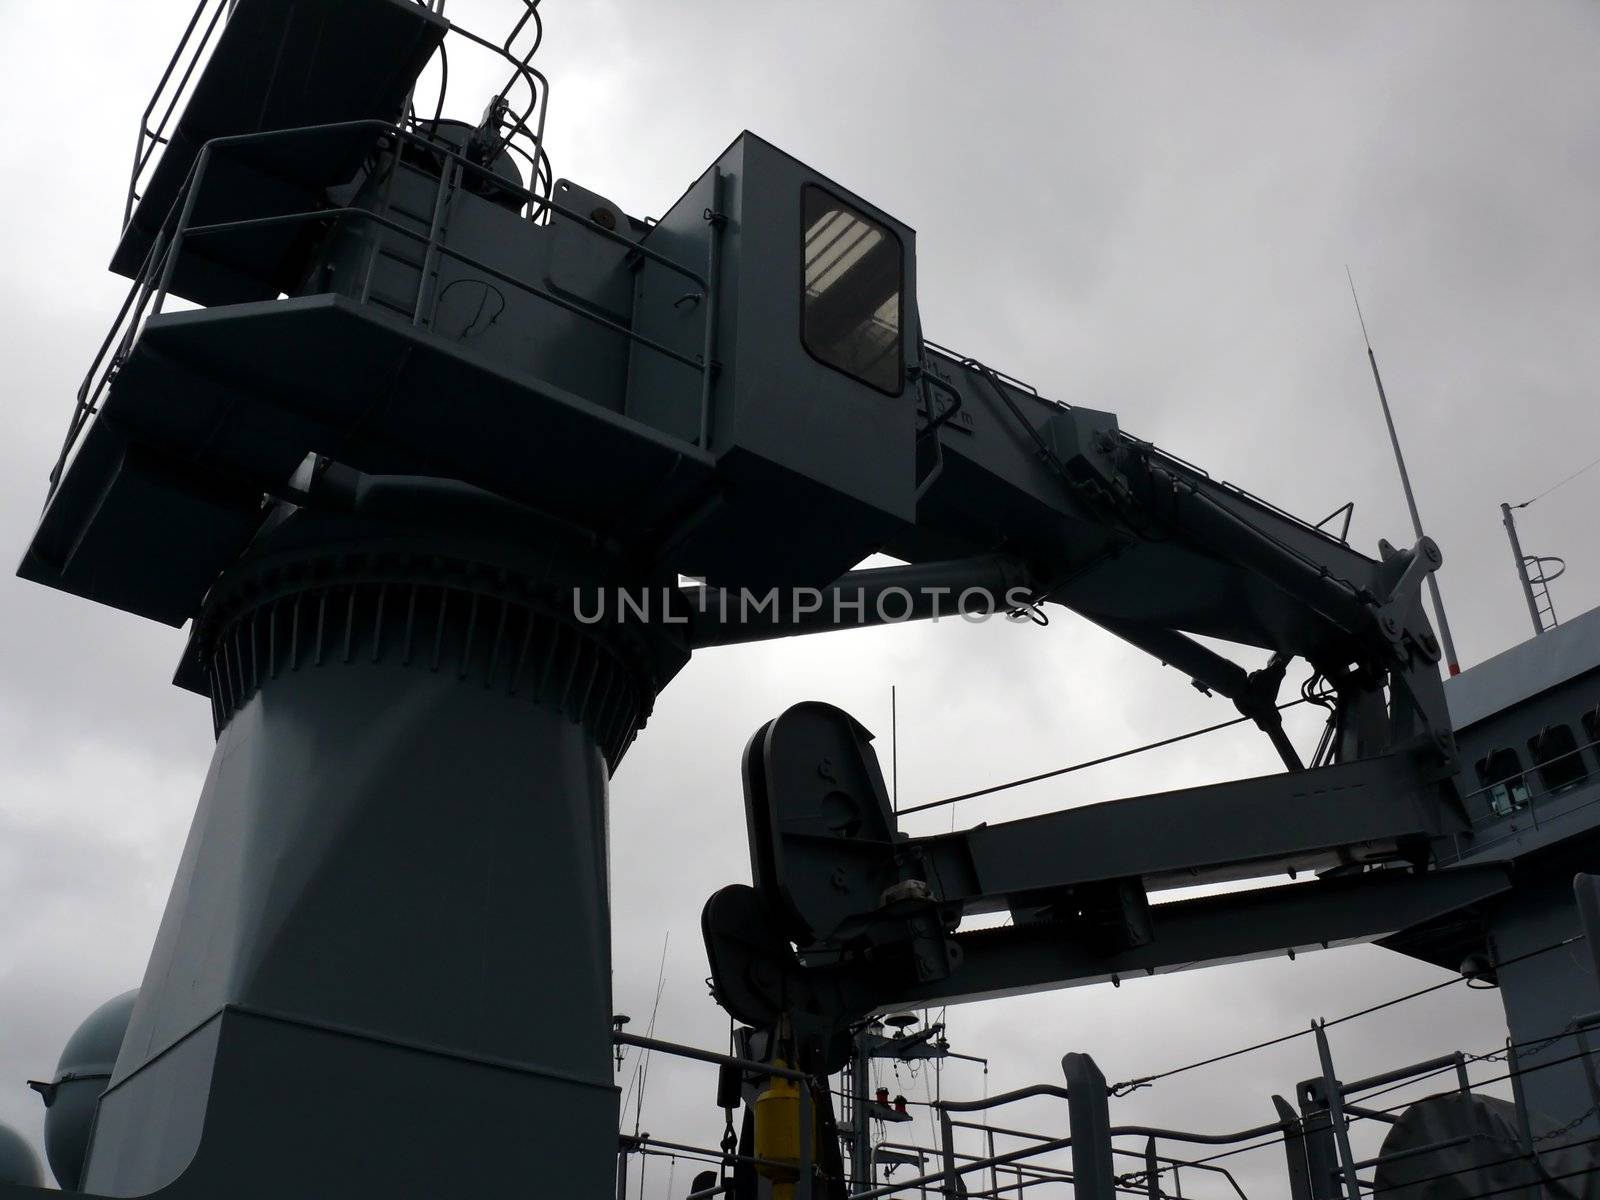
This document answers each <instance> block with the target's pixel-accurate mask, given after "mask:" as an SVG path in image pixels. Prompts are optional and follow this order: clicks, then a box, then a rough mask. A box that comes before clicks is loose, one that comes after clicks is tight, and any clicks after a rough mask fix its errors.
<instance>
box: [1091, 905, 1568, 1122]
mask: <svg viewBox="0 0 1600 1200" xmlns="http://www.w3.org/2000/svg"><path fill="white" fill-rule="evenodd" d="M1583 938H1584V935H1583V934H1581V933H1580V934H1575V935H1573V936H1572V937H1569V938H1563V939H1562V940H1561V941H1559V942H1552V943H1551V944H1550V945H1548V946H1541V947H1539V948H1538V949H1537V950H1530V951H1528V952H1527V953H1525V954H1519V955H1515V956H1514V957H1512V958H1508V959H1505V960H1503V961H1501V962H1498V963H1495V964H1494V968H1493V969H1494V970H1496V971H1498V970H1499V969H1500V968H1502V967H1509V966H1511V965H1512V964H1514V963H1519V962H1524V961H1526V960H1527V959H1530V958H1535V957H1537V956H1538V955H1541V954H1548V953H1550V952H1551V951H1552V950H1560V949H1562V948H1563V947H1565V946H1570V945H1572V944H1573V943H1574V942H1580V941H1582V940H1583ZM1465 980H1466V976H1465V975H1457V976H1456V977H1455V978H1454V979H1445V980H1441V981H1440V982H1439V983H1433V984H1429V985H1428V986H1427V987H1424V988H1418V989H1417V990H1416V991H1414V992H1407V993H1405V994H1404V995H1401V996H1396V997H1394V998H1393V999H1390V1000H1385V1001H1383V1002H1382V1003H1380V1004H1373V1005H1369V1006H1368V1007H1366V1008H1362V1009H1358V1010H1357V1011H1355V1012H1352V1013H1346V1014H1345V1015H1344V1016H1342V1017H1335V1018H1334V1019H1333V1020H1331V1021H1325V1022H1323V1024H1322V1027H1323V1028H1324V1029H1327V1028H1331V1027H1332V1026H1334V1025H1343V1024H1344V1023H1345V1022H1346V1021H1354V1020H1355V1019H1356V1018H1357V1017H1365V1016H1370V1015H1371V1014H1372V1013H1375V1012H1382V1011H1383V1010H1384V1009H1386V1008H1393V1007H1394V1006H1395V1005H1397V1004H1404V1003H1405V1002H1406V1001H1408V1000H1415V999H1416V998H1417V997H1419V996H1426V995H1428V994H1429V993H1430V992H1437V991H1440V990H1442V989H1444V988H1447V987H1451V986H1453V985H1455V984H1458V983H1462V982H1464V981H1465ZM1312 1032H1313V1030H1312V1029H1309V1028H1308V1029H1297V1030H1295V1031H1294V1032H1292V1033H1285V1034H1281V1035H1280V1036H1278V1037H1275V1038H1268V1039H1267V1040H1266V1041H1262V1042H1254V1043H1252V1044H1251V1045H1248V1046H1241V1047H1239V1048H1238V1049H1237V1050H1229V1051H1228V1052H1227V1053H1225V1054H1214V1055H1212V1056H1211V1057H1210V1058H1202V1059H1200V1060H1198V1061H1196V1062H1192V1063H1185V1064H1184V1065H1183V1066H1180V1067H1173V1068H1171V1069H1170V1070H1166V1071H1158V1072H1156V1073H1155V1074H1153V1075H1140V1076H1137V1077H1135V1078H1133V1079H1128V1080H1124V1081H1123V1082H1121V1083H1117V1084H1113V1085H1112V1086H1111V1087H1110V1088H1109V1089H1108V1090H1109V1091H1110V1093H1111V1094H1112V1095H1113V1096H1126V1095H1128V1094H1129V1093H1130V1092H1135V1091H1138V1090H1139V1089H1140V1088H1146V1087H1150V1086H1151V1085H1152V1084H1155V1083H1157V1082H1159V1081H1160V1080H1163V1079H1170V1078H1171V1077H1172V1076H1174V1075H1182V1074H1183V1073H1184V1072H1186V1071H1193V1070H1197V1069H1198V1068H1200V1067H1209V1066H1211V1065H1213V1064H1214V1063H1219V1062H1226V1061H1227V1060H1228V1059H1230V1058H1238V1057H1239V1056H1240V1055H1243V1054H1250V1053H1252V1052H1254V1051H1256V1050H1265V1049H1267V1048H1268V1047H1269V1046H1279V1045H1282V1044H1283V1043H1284V1042H1292V1041H1294V1040H1295V1039H1296V1038H1302V1037H1308V1036H1310V1034H1311V1033H1312Z"/></svg>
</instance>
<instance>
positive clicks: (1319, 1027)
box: [1311, 1021, 1361, 1200]
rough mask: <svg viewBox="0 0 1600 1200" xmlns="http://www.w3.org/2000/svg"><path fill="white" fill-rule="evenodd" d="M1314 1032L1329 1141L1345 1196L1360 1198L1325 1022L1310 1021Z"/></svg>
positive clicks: (1340, 1091)
mask: <svg viewBox="0 0 1600 1200" xmlns="http://www.w3.org/2000/svg"><path fill="white" fill-rule="evenodd" d="M1311 1028H1312V1030H1313V1031H1314V1032H1315V1033H1316V1035H1317V1057H1318V1059H1320V1060H1321V1062H1322V1087H1323V1099H1324V1100H1325V1101H1326V1103H1327V1105H1328V1120H1329V1123H1330V1124H1332V1126H1333V1142H1334V1145H1335V1146H1336V1147H1337V1148H1338V1152H1339V1173H1340V1175H1342V1176H1343V1178H1344V1191H1345V1195H1346V1196H1348V1197H1349V1200H1361V1185H1360V1182H1359V1181H1358V1180H1357V1178H1356V1168H1355V1156H1354V1155H1353V1154H1351V1153H1350V1130H1349V1129H1348V1128H1347V1127H1346V1125H1345V1119H1344V1093H1343V1090H1342V1089H1341V1088H1340V1086H1339V1081H1338V1080H1337V1079H1336V1078H1334V1074H1333V1052H1332V1051H1331V1050H1330V1049H1329V1048H1328V1031H1327V1022H1325V1021H1313V1022H1311Z"/></svg>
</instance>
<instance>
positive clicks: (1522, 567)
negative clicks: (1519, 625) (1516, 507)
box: [1500, 501, 1544, 637]
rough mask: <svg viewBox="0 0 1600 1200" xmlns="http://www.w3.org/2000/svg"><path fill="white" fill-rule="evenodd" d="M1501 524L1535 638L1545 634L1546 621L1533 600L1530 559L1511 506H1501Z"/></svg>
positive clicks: (1504, 504)
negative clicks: (1509, 544)
mask: <svg viewBox="0 0 1600 1200" xmlns="http://www.w3.org/2000/svg"><path fill="white" fill-rule="evenodd" d="M1500 523H1501V524H1502V525H1504V526H1505V527H1506V537H1507V538H1509V539H1510V541H1511V559H1512V561H1513V562H1515V563H1516V564H1517V582H1518V583H1520V584H1521V585H1522V598H1523V599H1524V600H1526V601H1527V602H1528V619H1529V620H1530V621H1532V622H1533V632H1534V636H1536V637H1537V636H1538V635H1539V634H1541V633H1543V632H1544V621H1543V620H1541V619H1540V617H1539V602H1538V601H1537V600H1535V599H1534V598H1533V583H1532V582H1531V581H1530V580H1529V579H1528V558H1527V555H1525V554H1523V553H1522V542H1521V541H1519V540H1518V538H1517V519H1516V518H1515V517H1513V516H1512V515H1511V505H1509V504H1506V503H1505V502H1504V501H1502V502H1501V504H1500Z"/></svg>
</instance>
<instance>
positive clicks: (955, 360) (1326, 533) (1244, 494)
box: [922, 337, 1355, 546]
mask: <svg viewBox="0 0 1600 1200" xmlns="http://www.w3.org/2000/svg"><path fill="white" fill-rule="evenodd" d="M922 344H923V346H924V347H925V348H926V349H928V350H933V351H935V352H936V353H938V354H939V355H940V356H941V357H943V358H946V359H948V360H950V365H952V366H956V367H961V368H963V369H966V370H972V371H976V372H978V373H980V374H982V373H985V372H987V373H988V374H990V375H993V376H994V377H995V378H997V379H999V380H1000V381H1001V382H1003V383H1006V384H1009V385H1011V386H1012V387H1013V388H1016V389H1017V390H1018V391H1022V392H1027V393H1028V394H1029V395H1030V396H1032V397H1033V399H1035V400H1038V401H1040V402H1041V403H1043V404H1048V405H1050V406H1051V407H1052V408H1058V409H1061V410H1062V411H1064V412H1071V411H1072V405H1070V404H1068V403H1067V402H1066V401H1064V400H1052V399H1050V398H1049V397H1047V396H1041V395H1040V394H1039V389H1038V388H1036V387H1034V386H1033V384H1031V383H1027V382H1025V381H1023V380H1021V379H1017V378H1016V377H1015V376H1012V375H1007V374H1006V373H1005V372H1004V371H998V370H996V369H995V368H993V367H991V366H988V365H986V364H984V363H981V362H979V361H978V360H977V359H975V358H971V357H969V356H966V355H963V354H962V353H960V352H959V351H957V350H952V349H950V348H949V347H948V346H943V345H940V344H939V343H938V342H935V341H933V340H932V339H930V338H926V337H925V338H923V339H922ZM1121 436H1122V437H1123V439H1124V440H1125V441H1127V442H1128V443H1130V444H1133V445H1138V446H1142V447H1144V448H1145V449H1146V450H1147V451H1148V452H1149V453H1151V454H1153V455H1155V456H1156V457H1158V458H1162V459H1165V460H1166V461H1167V462H1168V463H1170V464H1172V465H1174V466H1178V467H1181V468H1182V469H1183V470H1185V471H1188V472H1191V473H1193V474H1195V475H1197V476H1199V477H1200V478H1202V479H1205V480H1206V481H1208V482H1210V483H1212V484H1215V485H1216V486H1217V487H1219V488H1221V489H1222V490H1223V491H1225V492H1228V493H1229V494H1231V495H1233V496H1236V497H1238V498H1239V499H1241V500H1245V501H1247V502H1249V503H1251V504H1255V505H1259V506H1260V507H1261V508H1264V509H1266V510H1268V511H1269V512H1271V513H1273V514H1274V515H1275V516H1279V517H1282V518H1283V519H1284V520H1286V521H1288V522H1290V523H1291V524H1294V525H1297V526H1299V527H1300V529H1301V530H1303V531H1304V532H1306V533H1310V534H1315V535H1317V536H1318V537H1323V538H1326V539H1327V540H1328V541H1330V542H1333V543H1334V544H1336V545H1340V546H1349V544H1350V543H1349V540H1348V538H1349V533H1350V518H1351V516H1352V514H1353V513H1354V511H1355V501H1353V500H1352V501H1349V502H1348V503H1346V504H1343V505H1341V506H1340V507H1338V508H1336V509H1334V510H1333V512H1331V513H1329V514H1328V515H1327V516H1326V517H1323V518H1322V520H1320V521H1317V522H1315V523H1312V522H1311V521H1307V520H1306V519H1305V518H1304V517H1300V516H1296V515H1295V514H1294V513H1292V512H1289V511H1288V510H1287V509H1283V508H1279V507H1278V506H1277V505H1276V504H1274V503H1272V501H1270V500H1266V499H1263V498H1262V497H1260V496H1257V495H1256V494H1255V493H1254V492H1251V491H1248V490H1246V489H1245V488H1242V487H1240V486H1239V485H1238V484H1236V483H1229V482H1228V481H1227V480H1224V479H1215V478H1213V477H1212V475H1211V473H1210V472H1209V471H1207V470H1206V469H1205V468H1204V467H1201V466H1197V465H1196V464H1194V463H1192V462H1190V461H1189V460H1188V459H1185V458H1181V457H1179V456H1178V455H1176V454H1173V453H1172V452H1171V451H1170V450H1163V449H1162V448H1161V447H1159V446H1157V445H1155V444H1154V443H1153V442H1145V441H1142V440H1141V439H1139V438H1136V437H1134V436H1133V435H1132V434H1130V433H1127V432H1126V431H1124V432H1123V433H1122V435H1121ZM1341 515H1343V516H1344V524H1343V527H1342V528H1341V529H1340V531H1339V532H1338V533H1334V532H1333V531H1331V530H1329V529H1325V528H1323V526H1325V525H1327V524H1328V522H1330V521H1332V520H1333V519H1334V518H1335V517H1338V516H1341Z"/></svg>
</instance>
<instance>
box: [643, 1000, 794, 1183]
mask: <svg viewBox="0 0 1600 1200" xmlns="http://www.w3.org/2000/svg"><path fill="white" fill-rule="evenodd" d="M611 1041H612V1044H613V1045H616V1046H631V1047H633V1048H634V1049H636V1050H643V1051H647V1052H651V1053H657V1054H667V1055H671V1056H672V1057H675V1058H682V1059H687V1060H689V1061H691V1062H702V1063H709V1064H711V1065H714V1066H716V1067H719V1068H723V1069H728V1068H731V1069H733V1070H736V1071H739V1072H740V1073H742V1074H746V1075H764V1076H767V1077H770V1078H776V1079H788V1080H791V1081H793V1082H795V1083H797V1084H799V1085H800V1087H801V1089H802V1091H803V1092H804V1093H805V1094H806V1095H807V1096H809V1090H808V1089H809V1088H810V1086H811V1083H812V1079H811V1076H809V1075H807V1074H806V1073H805V1072H804V1071H797V1070H794V1069H792V1068H789V1067H780V1066H777V1065H776V1064H774V1063H768V1062H761V1061H759V1060H757V1059H752V1058H739V1057H737V1056H736V1055H732V1054H719V1053H717V1052H716V1051H714V1050H702V1049H701V1048H700V1047H698V1046H685V1045H682V1044H680V1043H678V1042H669V1041H664V1040H662V1039H660V1038H653V1037H641V1036H639V1035H638V1034H632V1033H623V1032H622V1031H621V1030H620V1029H618V1030H617V1031H616V1032H614V1033H613V1034H612V1035H611ZM797 1107H798V1109H799V1113H800V1129H799V1135H800V1158H799V1162H798V1163H791V1162H783V1161H779V1160H776V1159H765V1158H760V1157H757V1156H755V1155H750V1154H741V1153H739V1152H738V1150H737V1149H736V1148H734V1147H731V1146H722V1147H710V1146H696V1145H694V1144H692V1143H688V1142H674V1141H667V1140H664V1139H662V1138H657V1137H654V1136H652V1135H650V1134H648V1133H639V1134H634V1135H631V1136H623V1137H621V1138H619V1142H618V1147H617V1200H627V1179H628V1175H627V1162H628V1157H629V1155H632V1154H641V1155H650V1154H659V1153H666V1154H670V1155H672V1156H673V1157H682V1158H686V1159H689V1160H690V1161H695V1162H700V1163H704V1164H706V1165H707V1166H711V1167H715V1168H717V1170H718V1174H719V1178H718V1181H717V1183H715V1184H714V1185H713V1186H711V1187H709V1188H701V1189H698V1190H694V1191H691V1192H690V1193H689V1196H688V1200H710V1198H711V1197H713V1196H723V1195H731V1194H732V1192H733V1188H734V1181H733V1178H732V1175H733V1171H734V1168H735V1166H736V1165H738V1164H741V1163H743V1164H747V1165H749V1166H752V1167H756V1168H762V1167H765V1168H767V1169H768V1171H770V1172H774V1173H777V1174H778V1175H779V1176H784V1175H791V1174H792V1175H793V1176H794V1192H793V1195H794V1200H812V1196H813V1195H814V1194H815V1193H816V1185H817V1183H818V1182H820V1180H819V1177H818V1176H819V1170H820V1167H819V1164H818V1163H817V1162H816V1160H815V1158H814V1157H813V1155H812V1145H813V1143H814V1140H815V1136H816V1134H815V1125H814V1122H815V1120H816V1114H815V1113H814V1112H813V1111H812V1105H811V1104H810V1103H809V1102H803V1103H801V1104H799V1105H797Z"/></svg>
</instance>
